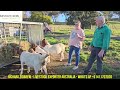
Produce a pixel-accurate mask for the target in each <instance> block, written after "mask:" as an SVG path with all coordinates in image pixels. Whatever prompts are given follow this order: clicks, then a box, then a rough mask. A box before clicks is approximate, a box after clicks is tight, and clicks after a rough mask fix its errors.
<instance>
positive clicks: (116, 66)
mask: <svg viewBox="0 0 120 90" xmlns="http://www.w3.org/2000/svg"><path fill="white" fill-rule="evenodd" d="M108 25H109V27H110V28H111V30H112V37H111V42H110V47H109V50H108V51H107V53H106V57H105V58H104V61H103V74H108V75H109V74H112V75H113V78H114V79H120V23H119V22H109V24H108ZM58 26H59V25H57V26H56V28H55V26H54V31H53V34H48V35H45V38H46V39H47V40H48V41H49V42H50V43H51V44H55V43H58V42H61V43H64V44H66V45H67V44H68V39H69V34H70V30H71V29H72V28H73V26H71V27H69V28H68V26H67V27H66V28H65V25H64V26H63V27H62V26H59V27H61V28H58ZM93 33H94V28H92V29H85V34H86V39H85V41H84V44H83V49H82V50H81V53H80V59H81V61H80V66H79V68H80V70H79V71H81V72H82V71H83V70H84V68H85V67H86V65H87V63H88V62H87V61H88V58H89V55H90V52H89V51H88V50H87V48H88V46H89V45H90V42H91V40H92V37H93ZM68 51H69V48H67V49H66V52H68ZM73 62H75V59H74V60H73ZM70 68H71V67H69V68H66V69H65V67H64V66H60V67H58V68H57V71H59V73H62V74H64V73H65V72H67V73H68V74H72V73H74V72H72V71H71V70H70ZM95 70H96V62H95V63H94V65H93V68H92V72H93V73H95Z"/></svg>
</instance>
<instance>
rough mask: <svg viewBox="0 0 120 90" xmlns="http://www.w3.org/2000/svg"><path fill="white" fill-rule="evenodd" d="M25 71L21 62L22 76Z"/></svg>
mask: <svg viewBox="0 0 120 90" xmlns="http://www.w3.org/2000/svg"><path fill="white" fill-rule="evenodd" d="M23 70H24V68H23V62H21V72H20V74H23Z"/></svg>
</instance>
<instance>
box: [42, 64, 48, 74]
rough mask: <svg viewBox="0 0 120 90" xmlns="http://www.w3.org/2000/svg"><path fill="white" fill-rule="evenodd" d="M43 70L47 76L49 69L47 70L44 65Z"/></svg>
mask: <svg viewBox="0 0 120 90" xmlns="http://www.w3.org/2000/svg"><path fill="white" fill-rule="evenodd" d="M42 68H43V70H44V72H45V74H47V68H46V65H44V66H43V67H42Z"/></svg>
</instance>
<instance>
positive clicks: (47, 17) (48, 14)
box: [23, 11, 120, 28]
mask: <svg viewBox="0 0 120 90" xmlns="http://www.w3.org/2000/svg"><path fill="white" fill-rule="evenodd" d="M30 12H31V16H30V17H29V18H26V14H25V11H24V16H23V17H24V18H23V20H27V21H34V22H47V23H48V24H54V23H56V22H57V21H56V19H57V17H58V16H59V14H64V15H65V17H66V24H67V25H73V24H74V22H75V21H76V20H80V21H81V23H82V27H83V28H85V27H90V26H91V25H94V24H95V21H94V20H95V17H96V16H99V15H104V16H105V17H106V20H107V21H109V20H118V21H119V20H120V11H30ZM115 14H116V15H118V16H119V17H118V18H117V19H113V18H112V16H113V15H115ZM52 20H53V21H52Z"/></svg>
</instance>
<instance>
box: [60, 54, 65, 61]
mask: <svg viewBox="0 0 120 90" xmlns="http://www.w3.org/2000/svg"><path fill="white" fill-rule="evenodd" d="M63 59H64V53H63V52H61V53H60V61H62V60H63Z"/></svg>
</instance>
